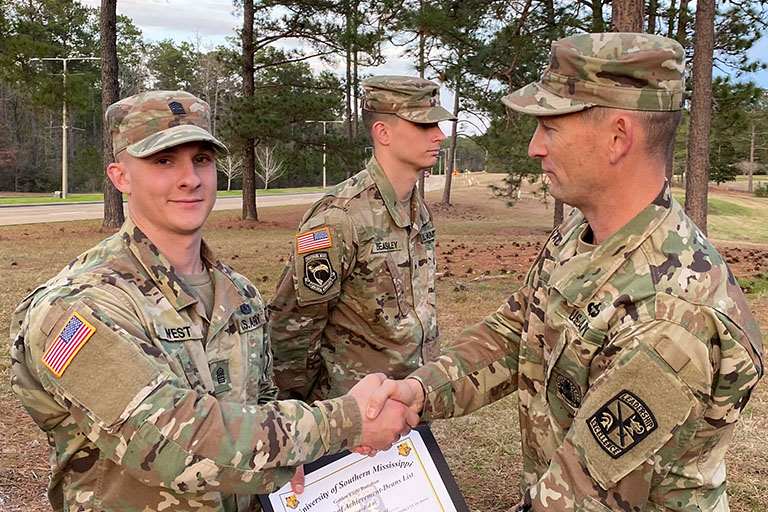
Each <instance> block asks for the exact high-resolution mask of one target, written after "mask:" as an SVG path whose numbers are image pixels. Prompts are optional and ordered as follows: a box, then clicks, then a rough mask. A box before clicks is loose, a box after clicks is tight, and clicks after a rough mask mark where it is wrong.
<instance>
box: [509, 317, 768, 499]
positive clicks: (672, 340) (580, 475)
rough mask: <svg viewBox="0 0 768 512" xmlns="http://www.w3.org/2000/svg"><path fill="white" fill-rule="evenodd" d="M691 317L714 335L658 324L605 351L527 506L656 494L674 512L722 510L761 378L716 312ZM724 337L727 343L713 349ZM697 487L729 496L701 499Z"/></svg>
mask: <svg viewBox="0 0 768 512" xmlns="http://www.w3.org/2000/svg"><path fill="white" fill-rule="evenodd" d="M687 320H690V324H691V325H693V326H694V327H695V328H701V327H702V326H704V327H705V330H707V331H709V335H710V336H711V337H707V335H706V334H705V333H696V335H694V334H692V333H691V332H689V331H688V330H687V329H686V328H684V327H683V326H681V325H680V324H678V323H673V322H669V321H659V320H656V321H652V322H649V323H647V324H643V325H634V326H631V328H629V329H627V330H626V332H625V333H623V334H621V335H619V336H617V338H616V339H615V340H613V341H611V342H610V343H609V345H607V346H606V347H605V348H604V349H603V351H602V354H603V355H602V356H600V360H599V361H598V364H599V365H600V367H603V366H604V367H605V370H604V371H602V372H601V373H600V374H599V376H597V377H596V378H595V380H594V384H592V385H591V386H590V388H589V390H588V391H587V393H586V394H585V396H584V399H583V401H582V403H581V406H580V408H579V410H578V411H577V412H576V415H575V417H573V419H572V420H571V421H572V423H571V425H570V427H569V429H568V431H567V434H566V435H565V438H564V439H563V441H562V443H561V444H560V445H559V446H558V447H557V449H556V450H555V452H554V454H553V456H552V460H551V463H550V465H549V468H548V469H547V471H546V472H545V473H544V474H543V475H542V477H541V478H540V479H539V480H538V481H537V482H536V483H535V484H534V485H532V486H531V487H530V488H529V489H528V490H527V491H526V493H525V495H524V497H523V502H522V503H521V505H520V507H521V508H520V510H534V511H543V510H547V511H571V510H584V511H591V512H607V511H610V510H644V509H645V507H646V506H647V503H648V500H649V498H650V497H651V492H652V493H653V501H654V503H657V504H663V508H664V509H665V510H694V509H695V510H700V509H705V510H720V507H721V506H722V505H723V503H724V502H723V503H720V501H721V500H724V499H725V497H724V489H725V471H724V468H725V466H724V456H725V449H726V447H727V445H728V441H729V439H730V436H731V435H732V433H733V427H734V426H735V422H736V420H737V419H738V416H739V413H740V410H741V408H742V407H743V405H744V404H745V403H746V398H747V397H748V396H749V390H750V389H751V388H752V387H753V386H754V385H755V384H756V382H757V379H758V375H757V371H756V369H755V367H754V365H753V364H752V362H751V360H750V357H749V354H748V353H747V351H745V350H744V347H743V346H741V345H740V344H739V343H738V342H737V341H736V340H735V339H734V338H732V337H731V336H730V334H729V330H728V329H727V328H723V324H720V325H717V323H716V322H713V317H712V315H710V316H709V318H707V315H703V314H700V313H699V314H691V316H690V318H688V319H687ZM718 336H719V338H720V339H719V347H714V346H712V345H710V344H709V340H710V339H715V340H717V339H718ZM718 352H719V353H718ZM718 358H719V361H717V359H718ZM713 363H714V364H713ZM593 366H594V363H593ZM718 367H719V369H718ZM718 372H719V373H718ZM703 454H706V456H705V455H703ZM697 481H698V482H699V483H700V485H701V487H702V490H707V491H712V490H715V489H718V488H720V489H722V492H705V493H699V492H698V491H697V489H696V488H691V486H690V484H691V483H692V482H697ZM705 497H708V498H705ZM702 499H706V500H708V501H712V500H715V502H713V503H702V502H701V501H700V500H702ZM700 507H701V508H700ZM726 508H727V507H726Z"/></svg>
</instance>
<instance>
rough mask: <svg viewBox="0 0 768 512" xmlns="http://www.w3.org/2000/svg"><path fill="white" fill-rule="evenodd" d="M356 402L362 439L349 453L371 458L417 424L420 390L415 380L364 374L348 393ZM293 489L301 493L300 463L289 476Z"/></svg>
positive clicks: (302, 482) (422, 398) (378, 374)
mask: <svg viewBox="0 0 768 512" xmlns="http://www.w3.org/2000/svg"><path fill="white" fill-rule="evenodd" d="M348 394H349V395H350V396H351V397H353V398H354V399H355V401H357V406H358V407H359V408H360V417H361V418H362V420H363V440H362V441H361V443H362V444H361V445H360V446H356V447H354V448H352V451H353V452H356V453H359V454H361V455H369V456H371V457H373V456H374V455H376V453H378V452H379V451H383V450H388V449H389V448H391V447H392V445H393V444H394V443H395V441H397V440H398V439H399V438H400V436H404V435H406V434H407V433H408V432H410V431H411V428H413V427H415V426H416V425H418V424H419V413H420V412H421V409H422V408H423V407H424V389H423V388H422V387H421V383H420V382H419V381H417V380H416V379H405V380H392V379H388V378H387V376H386V375H384V374H383V373H372V374H370V375H366V376H365V378H363V380H361V381H360V382H358V383H357V384H355V385H354V387H352V389H350V390H349V393H348ZM291 488H292V489H293V492H295V493H297V494H301V493H302V492H304V466H298V467H297V468H296V473H295V474H294V476H293V478H291Z"/></svg>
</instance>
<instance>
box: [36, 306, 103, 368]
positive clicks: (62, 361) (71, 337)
mask: <svg viewBox="0 0 768 512" xmlns="http://www.w3.org/2000/svg"><path fill="white" fill-rule="evenodd" d="M95 332H96V329H94V328H93V326H92V325H91V324H89V323H88V322H86V321H85V320H84V319H83V317H81V316H80V315H78V314H77V313H73V314H72V316H71V317H69V320H67V324H66V325H65V326H64V328H63V329H62V330H61V332H60V333H59V335H58V336H57V337H56V341H54V342H53V345H51V346H50V347H48V350H46V351H45V354H44V355H43V364H45V366H47V367H48V369H49V370H51V371H52V372H53V374H54V375H56V376H57V377H61V375H62V374H63V373H64V370H66V369H67V366H69V363H71V362H72V360H73V359H74V358H75V355H77V353H78V352H79V351H80V349H81V348H83V345H85V342H86V341H88V338H90V337H91V336H93V333H95Z"/></svg>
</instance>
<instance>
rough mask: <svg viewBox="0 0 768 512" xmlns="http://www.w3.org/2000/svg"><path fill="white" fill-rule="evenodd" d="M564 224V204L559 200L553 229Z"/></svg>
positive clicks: (556, 201) (557, 200) (556, 202)
mask: <svg viewBox="0 0 768 512" xmlns="http://www.w3.org/2000/svg"><path fill="white" fill-rule="evenodd" d="M562 223H563V202H562V201H561V200H559V199H555V215H554V219H553V225H552V227H553V228H556V227H557V226H559V225H560V224H562Z"/></svg>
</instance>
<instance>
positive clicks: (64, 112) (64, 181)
mask: <svg viewBox="0 0 768 512" xmlns="http://www.w3.org/2000/svg"><path fill="white" fill-rule="evenodd" d="M100 59H101V57H43V58H34V59H30V62H36V61H43V60H60V61H61V62H62V64H63V65H64V69H63V74H62V76H63V77H64V92H63V94H62V103H61V198H62V199H66V198H67V196H68V195H69V186H68V185H67V128H68V126H67V62H69V61H70V60H100Z"/></svg>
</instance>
